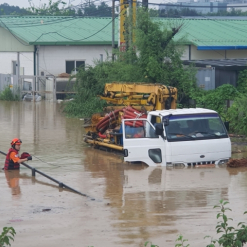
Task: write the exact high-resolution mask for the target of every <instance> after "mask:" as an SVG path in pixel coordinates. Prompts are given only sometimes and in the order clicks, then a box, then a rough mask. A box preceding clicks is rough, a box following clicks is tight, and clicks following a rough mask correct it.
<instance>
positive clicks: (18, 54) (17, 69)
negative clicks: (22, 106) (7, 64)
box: [13, 52, 22, 96]
mask: <svg viewBox="0 0 247 247" xmlns="http://www.w3.org/2000/svg"><path fill="white" fill-rule="evenodd" d="M16 75H17V90H20V96H21V91H22V88H21V85H20V84H21V83H20V52H17V63H16ZM13 86H14V85H13ZM14 90H15V89H14V87H13V91H14Z"/></svg>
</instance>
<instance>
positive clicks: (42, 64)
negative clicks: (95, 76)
mask: <svg viewBox="0 0 247 247" xmlns="http://www.w3.org/2000/svg"><path fill="white" fill-rule="evenodd" d="M111 49H112V48H111V46H110V45H109V46H107V45H105V46H40V47H39V73H41V72H42V71H43V72H44V74H45V75H47V74H52V75H55V76H57V75H58V74H61V73H65V72H66V61H68V60H75V61H85V64H86V65H93V64H94V63H93V61H94V60H100V59H101V54H102V55H103V60H104V61H105V60H106V58H107V54H106V51H108V52H109V55H111Z"/></svg>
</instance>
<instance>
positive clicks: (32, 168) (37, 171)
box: [0, 151, 95, 201]
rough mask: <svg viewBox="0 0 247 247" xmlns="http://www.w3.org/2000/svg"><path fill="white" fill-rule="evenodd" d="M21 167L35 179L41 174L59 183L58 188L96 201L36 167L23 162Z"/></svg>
mask: <svg viewBox="0 0 247 247" xmlns="http://www.w3.org/2000/svg"><path fill="white" fill-rule="evenodd" d="M0 153H1V154H3V155H5V156H6V155H7V154H6V153H4V152H2V151H0ZM21 165H23V166H25V167H27V168H28V169H30V170H32V176H33V177H35V173H39V174H40V175H42V176H44V177H46V178H48V179H50V180H52V181H53V182H55V183H57V184H58V186H59V187H60V188H66V189H69V190H71V191H73V192H75V193H77V194H79V195H82V196H85V197H88V198H90V199H91V200H92V201H94V200H95V199H94V198H92V197H91V196H88V195H86V194H84V193H81V192H80V191H78V190H75V189H73V188H71V187H70V186H68V185H66V184H64V183H62V182H60V181H58V180H56V179H55V178H53V177H51V176H49V175H47V174H45V173H43V172H41V171H39V170H37V169H36V168H34V167H32V166H30V165H28V164H26V163H25V162H22V163H21Z"/></svg>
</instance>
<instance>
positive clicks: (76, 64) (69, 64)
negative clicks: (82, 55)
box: [66, 60, 85, 74]
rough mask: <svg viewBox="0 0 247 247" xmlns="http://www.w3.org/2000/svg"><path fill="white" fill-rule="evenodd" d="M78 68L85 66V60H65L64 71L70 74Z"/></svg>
mask: <svg viewBox="0 0 247 247" xmlns="http://www.w3.org/2000/svg"><path fill="white" fill-rule="evenodd" d="M79 68H85V61H74V60H70V61H66V73H68V74H71V73H72V72H73V71H76V72H77V71H78V70H79Z"/></svg>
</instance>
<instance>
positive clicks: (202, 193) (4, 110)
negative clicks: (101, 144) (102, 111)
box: [0, 101, 247, 247]
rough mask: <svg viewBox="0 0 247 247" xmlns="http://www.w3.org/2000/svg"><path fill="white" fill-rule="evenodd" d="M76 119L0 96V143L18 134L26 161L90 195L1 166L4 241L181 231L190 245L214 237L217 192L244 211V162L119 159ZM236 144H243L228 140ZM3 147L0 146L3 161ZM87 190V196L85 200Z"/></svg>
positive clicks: (94, 241) (54, 107) (164, 239)
mask: <svg viewBox="0 0 247 247" xmlns="http://www.w3.org/2000/svg"><path fill="white" fill-rule="evenodd" d="M82 124H83V123H82V121H81V120H79V119H70V118H66V117H65V116H64V114H63V113H62V112H61V105H60V104H53V103H50V102H36V103H33V102H1V101H0V134H1V137H0V151H2V152H5V153H7V151H8V149H9V147H10V142H11V140H12V139H13V138H15V137H19V138H21V140H22V142H23V143H22V145H21V151H20V153H22V152H29V153H30V154H31V155H32V156H33V160H32V161H29V162H27V163H28V164H29V165H31V166H33V167H35V168H37V169H39V170H40V171H42V172H44V173H46V174H48V175H50V176H51V177H53V178H55V179H57V180H59V181H61V182H63V183H65V184H67V185H68V186H70V187H72V188H74V189H76V190H78V191H80V192H82V193H84V194H87V195H89V196H90V197H83V196H80V195H78V194H75V193H73V192H70V191H68V190H65V189H59V187H58V186H57V184H56V183H54V182H52V181H50V180H48V179H47V178H45V177H43V176H41V175H39V174H36V177H32V176H31V170H29V169H27V168H25V167H24V166H21V169H20V171H6V172H5V171H3V170H0V188H1V190H0V229H2V228H3V227H4V226H12V227H14V229H15V230H16V232H17V234H16V237H15V241H14V242H13V244H12V246H13V247H33V246H35V247H51V246H59V247H67V246H76V247H77V246H80V247H81V246H85V247H88V246H94V247H102V246H108V247H113V246H114V247H116V246H117V247H120V246H133V247H134V246H139V247H141V246H144V243H145V241H148V240H149V241H152V243H153V244H156V245H158V246H159V247H172V246H175V239H176V238H177V236H178V234H180V233H181V234H182V235H183V236H184V237H185V238H186V239H188V240H189V241H188V243H189V244H190V247H197V246H206V245H207V244H209V242H210V240H209V239H204V236H206V235H210V236H213V237H216V235H215V226H216V223H217V219H216V214H217V210H216V209H213V206H214V205H215V204H217V203H218V202H219V200H220V199H224V200H229V201H230V205H229V207H230V208H231V209H232V212H231V213H230V214H229V215H230V216H231V217H232V218H233V225H236V223H238V222H240V221H247V216H243V212H244V211H246V208H247V200H246V195H247V169H246V168H238V169H236V168H231V169H230V168H183V169H181V168H180V169H172V168H151V167H149V168H148V167H146V166H142V165H140V164H135V165H132V164H125V163H123V161H122V160H123V159H122V157H121V156H119V155H116V154H113V153H107V152H103V151H99V150H96V149H93V148H91V147H89V146H88V145H86V144H85V143H84V142H83V134H84V130H83V128H82ZM233 145H235V146H234V149H236V150H238V149H241V150H242V151H243V152H242V153H236V154H234V157H243V155H245V154H246V146H245V145H244V144H243V145H239V146H238V145H236V144H233ZM4 160H5V156H4V155H1V154H0V164H1V166H0V167H1V168H2V167H3V164H4ZM91 198H94V199H95V200H92V199H91Z"/></svg>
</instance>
